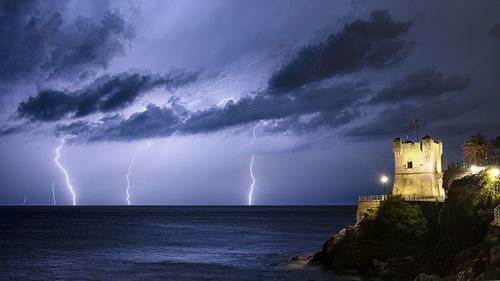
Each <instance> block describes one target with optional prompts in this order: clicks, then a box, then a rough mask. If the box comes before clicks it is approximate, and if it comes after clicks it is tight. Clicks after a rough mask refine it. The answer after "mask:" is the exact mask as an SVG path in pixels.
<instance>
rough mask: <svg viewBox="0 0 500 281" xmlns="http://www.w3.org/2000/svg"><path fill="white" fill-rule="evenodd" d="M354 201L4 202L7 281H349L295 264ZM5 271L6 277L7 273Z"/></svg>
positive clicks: (0, 236)
mask: <svg viewBox="0 0 500 281" xmlns="http://www.w3.org/2000/svg"><path fill="white" fill-rule="evenodd" d="M355 212H356V208H355V206H253V207H247V206H218V207H217V206H209V207H201V206H200V207H198V206H197V207H193V206H174V207H172V206H130V207H128V206H127V207H123V206H76V207H73V206H54V207H53V206H33V207H30V206H24V207H0V280H349V279H350V277H348V276H345V275H335V274H334V273H332V272H327V271H325V270H322V269H319V268H317V267H311V266H301V265H300V264H299V263H293V262H290V259H291V258H292V257H293V256H306V255H308V254H311V253H314V252H317V251H319V250H320V249H321V246H322V245H323V242H324V241H325V240H326V239H328V238H329V237H330V236H331V235H333V234H335V233H337V232H338V231H339V230H340V229H342V228H344V227H346V226H347V225H348V224H353V223H354V222H355V216H356V215H355ZM2 278H3V279H2Z"/></svg>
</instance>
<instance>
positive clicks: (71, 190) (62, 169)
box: [54, 136, 76, 206]
mask: <svg viewBox="0 0 500 281" xmlns="http://www.w3.org/2000/svg"><path fill="white" fill-rule="evenodd" d="M68 137H69V136H64V138H62V140H61V145H59V146H58V147H57V148H56V158H54V162H56V165H57V167H59V169H60V170H61V171H62V172H63V173H64V177H65V178H66V185H67V186H68V189H69V192H71V195H72V196H73V206H75V205H76V194H75V191H74V190H73V187H72V186H71V182H70V180H69V175H68V171H66V169H64V167H63V166H62V165H61V163H60V162H59V157H60V156H61V153H60V150H61V148H63V146H64V144H65V143H66V140H67V139H68Z"/></svg>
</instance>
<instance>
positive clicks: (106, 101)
mask: <svg viewBox="0 0 500 281" xmlns="http://www.w3.org/2000/svg"><path fill="white" fill-rule="evenodd" d="M197 77H198V74H197V73H181V74H168V75H163V76H160V75H147V74H138V73H134V74H128V73H123V74H120V75H116V76H109V75H105V76H103V77H100V78H98V79H96V80H95V81H94V82H93V83H91V84H90V85H89V86H87V87H86V88H84V89H82V90H79V91H76V92H66V91H57V90H45V91H41V92H39V93H38V95H37V96H34V97H29V98H28V100H27V101H25V102H22V103H20V104H19V107H18V109H17V113H18V116H19V117H24V118H28V119H30V120H32V121H55V120H60V119H62V118H67V117H70V118H78V117H84V116H87V115H90V114H93V113H108V112H111V111H116V110H118V109H122V108H125V107H127V106H129V105H131V104H132V103H133V102H134V101H135V100H136V99H137V98H138V97H139V96H140V95H142V94H144V93H146V92H147V91H150V90H152V89H154V88H156V87H160V86H163V87H165V88H166V89H167V90H169V91H174V90H175V89H177V88H178V87H181V86H183V85H186V84H189V83H191V82H193V81H195V80H196V79H197Z"/></svg>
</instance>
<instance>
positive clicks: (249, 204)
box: [248, 120, 268, 206]
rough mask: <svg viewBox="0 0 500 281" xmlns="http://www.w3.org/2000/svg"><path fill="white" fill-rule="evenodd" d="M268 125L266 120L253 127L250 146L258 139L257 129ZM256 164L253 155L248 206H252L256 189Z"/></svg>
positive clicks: (250, 168)
mask: <svg viewBox="0 0 500 281" xmlns="http://www.w3.org/2000/svg"><path fill="white" fill-rule="evenodd" d="M267 124H268V123H267V122H266V121H264V120H260V121H259V123H257V125H255V126H254V127H253V130H252V136H253V137H252V141H251V142H250V144H253V143H254V141H255V138H256V137H257V135H256V134H255V131H256V130H257V128H258V127H259V126H261V125H264V126H266V125H267ZM254 162H255V155H253V154H252V157H251V161H250V167H249V170H250V177H251V178H252V184H251V185H250V193H248V206H252V194H253V189H254V187H255V176H254V174H253V164H254Z"/></svg>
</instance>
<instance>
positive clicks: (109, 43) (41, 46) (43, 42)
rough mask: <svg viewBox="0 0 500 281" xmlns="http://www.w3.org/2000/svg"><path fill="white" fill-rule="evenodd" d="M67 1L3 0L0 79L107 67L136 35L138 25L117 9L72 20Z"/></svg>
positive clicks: (66, 73) (0, 7)
mask: <svg viewBox="0 0 500 281" xmlns="http://www.w3.org/2000/svg"><path fill="white" fill-rule="evenodd" d="M66 4H67V2H63V1H59V2H57V1H51V2H50V3H43V5H42V3H38V1H17V0H7V1H0V11H1V13H0V81H9V80H13V79H14V80H15V79H19V78H25V79H27V78H32V77H35V76H36V77H37V78H42V79H46V78H51V77H52V78H54V77H61V76H64V77H66V76H78V75H79V74H81V73H84V72H85V71H92V70H93V69H94V68H96V67H98V68H103V67H106V66H107V65H108V63H109V61H110V60H111V59H112V58H113V57H115V56H116V55H117V54H121V53H123V52H124V51H125V46H126V44H127V42H130V41H131V40H132V39H133V38H134V37H135V32H134V27H133V26H132V25H131V24H128V23H127V22H126V21H125V20H124V19H123V18H122V16H121V15H120V14H119V13H117V12H112V11H108V12H105V13H104V15H102V17H99V18H90V17H83V16H78V17H76V18H73V19H68V18H65V17H63V13H64V12H65V9H66ZM89 4H91V3H89ZM99 4H101V5H104V4H105V3H104V2H103V3H99ZM65 20H66V22H65Z"/></svg>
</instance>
